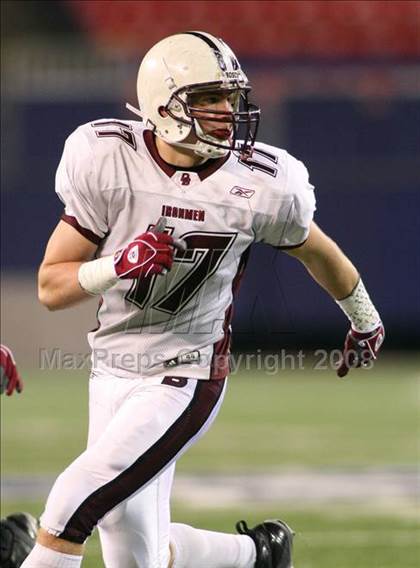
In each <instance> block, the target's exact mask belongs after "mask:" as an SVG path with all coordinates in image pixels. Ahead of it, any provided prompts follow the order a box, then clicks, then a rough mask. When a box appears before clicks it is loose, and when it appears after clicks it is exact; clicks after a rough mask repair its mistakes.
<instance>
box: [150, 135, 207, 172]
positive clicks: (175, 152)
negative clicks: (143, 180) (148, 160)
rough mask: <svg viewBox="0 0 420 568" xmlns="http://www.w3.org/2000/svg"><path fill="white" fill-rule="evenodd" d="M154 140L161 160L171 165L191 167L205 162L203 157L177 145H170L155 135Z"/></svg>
mask: <svg viewBox="0 0 420 568" xmlns="http://www.w3.org/2000/svg"><path fill="white" fill-rule="evenodd" d="M155 142H156V148H157V151H158V152H159V156H160V157H161V158H162V160H165V162H167V163H168V164H171V165H172V166H176V167H178V168H193V167H194V166H199V165H200V164H202V163H203V162H205V158H201V157H200V156H197V154H194V152H193V151H192V150H188V149H187V148H181V147H179V146H178V147H176V146H171V145H170V144H168V143H167V142H165V141H164V140H162V139H161V138H158V137H157V136H156V138H155Z"/></svg>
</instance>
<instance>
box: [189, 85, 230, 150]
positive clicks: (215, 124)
mask: <svg viewBox="0 0 420 568" xmlns="http://www.w3.org/2000/svg"><path fill="white" fill-rule="evenodd" d="M238 97H239V94H238V93H236V92H233V93H232V92H231V91H220V90H219V91H207V92H204V93H197V94H193V95H191V96H190V100H189V104H190V108H191V107H192V108H193V109H194V111H193V112H192V116H193V117H194V118H196V119H197V120H198V121H199V123H200V126H201V128H202V129H203V131H204V132H205V133H206V134H210V135H211V136H214V137H215V138H219V139H220V140H228V139H230V138H231V136H232V132H233V129H232V121H231V113H232V111H233V110H234V109H235V108H236V107H237V102H238ZM195 109H197V110H195ZM201 109H203V110H201ZM211 111H217V112H219V113H220V112H221V113H225V116H224V115H223V114H217V115H215V114H212V112H211Z"/></svg>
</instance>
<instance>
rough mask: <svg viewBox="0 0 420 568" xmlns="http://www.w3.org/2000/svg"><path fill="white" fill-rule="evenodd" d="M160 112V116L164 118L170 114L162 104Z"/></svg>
mask: <svg viewBox="0 0 420 568" xmlns="http://www.w3.org/2000/svg"><path fill="white" fill-rule="evenodd" d="M158 112H159V114H160V116H162V117H163V118H166V117H167V116H168V113H167V112H166V110H165V107H164V106H160V107H159V109H158Z"/></svg>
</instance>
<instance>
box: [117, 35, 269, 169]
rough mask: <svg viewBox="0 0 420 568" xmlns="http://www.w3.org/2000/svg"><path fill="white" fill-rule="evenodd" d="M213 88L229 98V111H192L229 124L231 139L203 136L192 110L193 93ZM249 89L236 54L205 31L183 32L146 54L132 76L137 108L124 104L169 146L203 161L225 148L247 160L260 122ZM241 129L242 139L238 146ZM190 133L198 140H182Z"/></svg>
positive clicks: (166, 39)
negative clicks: (191, 152) (180, 149)
mask: <svg viewBox="0 0 420 568" xmlns="http://www.w3.org/2000/svg"><path fill="white" fill-rule="evenodd" d="M217 90H221V91H224V92H228V93H229V92H230V93H231V94H232V96H231V98H230V100H231V104H232V107H233V110H232V112H224V111H215V110H207V109H203V108H200V109H196V111H198V112H202V113H203V112H205V113H206V115H210V116H211V118H208V116H206V120H211V121H214V122H217V121H219V122H223V123H226V122H229V123H231V125H232V135H231V137H229V139H227V140H224V139H223V140H221V139H220V138H216V137H214V136H211V135H209V134H206V133H205V132H204V131H203V129H202V128H201V126H200V124H199V121H198V120H197V118H194V110H195V109H194V107H192V106H191V97H192V95H196V94H199V93H200V92H213V91H217ZM250 90H251V87H250V85H249V82H248V79H247V77H246V75H245V73H244V72H243V71H242V69H241V67H240V65H239V63H238V60H237V59H236V56H235V55H234V53H233V51H232V50H231V49H230V48H229V47H228V46H227V45H226V44H225V43H224V42H223V41H222V40H221V39H217V38H215V37H213V36H212V35H210V34H208V33H204V32H185V33H180V34H176V35H173V36H169V37H167V38H165V39H163V40H161V41H160V42H159V43H157V44H156V45H154V46H153V47H152V48H151V49H150V51H148V53H147V54H146V55H145V57H144V59H143V61H142V62H141V65H140V69H139V73H138V78H137V96H138V100H139V106H140V109H139V110H137V109H134V107H132V106H131V105H127V106H128V108H130V110H132V111H134V112H136V114H139V115H140V116H141V117H142V119H143V121H144V123H145V124H146V126H147V127H148V128H150V129H151V130H153V131H154V132H155V133H156V135H157V136H159V137H160V138H162V140H164V141H165V142H167V143H169V144H174V145H177V146H182V147H184V148H190V149H193V150H194V152H195V153H196V154H198V155H199V156H203V157H206V158H218V157H221V156H225V155H226V154H227V153H228V152H229V151H230V150H237V151H238V152H240V153H241V154H244V155H248V156H249V155H250V154H251V153H252V148H253V145H254V142H255V138H256V134H257V129H258V123H259V118H260V109H259V108H258V107H257V106H256V105H252V104H251V103H249V102H248V93H249V91H250ZM163 111H165V112H163ZM241 125H242V126H243V127H244V128H243V133H242V132H241V138H243V139H242V140H241V141H240V142H239V140H238V136H239V128H240V126H241ZM191 132H193V133H194V134H195V136H196V138H197V141H196V142H192V143H190V142H185V139H186V138H187V137H188V136H189V134H190V133H191Z"/></svg>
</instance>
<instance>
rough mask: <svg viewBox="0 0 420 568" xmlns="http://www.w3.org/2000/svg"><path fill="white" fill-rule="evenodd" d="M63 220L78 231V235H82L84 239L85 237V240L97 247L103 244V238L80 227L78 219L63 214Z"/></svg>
mask: <svg viewBox="0 0 420 568" xmlns="http://www.w3.org/2000/svg"><path fill="white" fill-rule="evenodd" d="M61 220H62V221H64V222H65V223H68V224H69V225H71V226H72V227H73V228H74V229H76V231H77V232H78V233H80V234H81V235H82V236H83V237H85V239H87V240H88V241H90V242H91V243H93V244H95V245H99V244H100V243H101V241H102V237H98V235H95V233H92V231H90V230H89V229H85V228H84V227H82V226H81V225H79V222H78V220H77V219H76V217H72V216H71V215H66V214H65V213H63V214H62V215H61Z"/></svg>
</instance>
